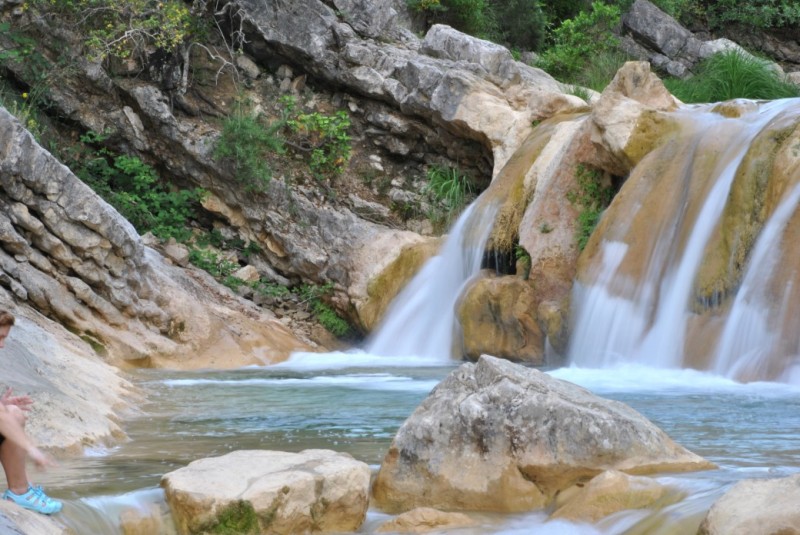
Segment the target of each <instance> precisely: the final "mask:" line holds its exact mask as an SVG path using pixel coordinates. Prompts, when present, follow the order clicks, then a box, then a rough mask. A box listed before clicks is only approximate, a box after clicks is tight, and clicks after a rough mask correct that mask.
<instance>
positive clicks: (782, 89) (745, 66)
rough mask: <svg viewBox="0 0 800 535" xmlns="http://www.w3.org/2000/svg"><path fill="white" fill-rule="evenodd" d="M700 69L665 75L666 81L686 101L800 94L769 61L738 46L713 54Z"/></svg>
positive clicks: (713, 100) (766, 97)
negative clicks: (682, 77) (683, 75)
mask: <svg viewBox="0 0 800 535" xmlns="http://www.w3.org/2000/svg"><path fill="white" fill-rule="evenodd" d="M697 71H698V72H697V74H695V75H694V76H693V77H692V78H689V79H688V80H678V79H665V80H664V84H665V85H666V86H667V89H669V90H670V92H671V93H672V94H673V95H675V96H676V97H678V98H679V99H681V100H682V101H684V102H720V101H723V100H730V99H734V98H748V99H777V98H788V97H797V96H800V88H799V87H797V86H796V85H794V84H792V83H789V82H787V81H786V80H784V79H783V77H781V76H780V75H778V73H776V72H775V71H774V70H773V69H772V67H771V66H770V64H769V63H768V62H767V61H765V60H761V59H758V58H755V57H752V56H747V55H744V54H742V53H741V52H738V51H736V50H732V51H728V52H722V53H719V54H715V55H714V56H711V57H710V58H708V59H707V60H705V61H704V62H703V63H702V64H701V65H700V67H699V68H698V69H697Z"/></svg>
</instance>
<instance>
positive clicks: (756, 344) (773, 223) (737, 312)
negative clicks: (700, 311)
mask: <svg viewBox="0 0 800 535" xmlns="http://www.w3.org/2000/svg"><path fill="white" fill-rule="evenodd" d="M798 202H800V184H798V185H796V186H795V187H794V188H793V189H792V190H791V191H790V192H789V194H788V195H787V196H786V198H785V199H784V200H783V201H782V202H781V204H780V205H779V206H778V208H777V209H776V210H775V213H774V214H773V215H772V217H771V218H770V219H769V221H768V222H767V224H766V225H765V226H764V229H763V230H762V232H761V234H760V236H759V238H758V240H757V241H756V245H755V247H754V249H753V253H752V255H751V259H750V262H749V264H748V268H747V271H746V272H745V276H744V279H743V280H742V285H741V288H740V289H739V292H738V293H737V294H736V299H735V300H734V303H733V306H732V308H731V311H730V313H729V314H728V319H727V321H726V323H725V328H724V329H723V331H722V335H721V336H720V343H719V347H718V349H717V353H716V355H715V358H714V368H713V369H714V371H716V372H717V373H720V374H724V375H727V376H729V377H737V376H739V375H740V374H741V373H743V372H746V371H752V370H758V369H760V368H763V367H764V366H765V365H766V362H765V360H766V358H767V357H768V356H769V355H770V353H771V351H772V350H773V349H774V348H775V346H776V345H777V341H778V340H779V338H780V337H781V336H782V335H784V333H782V332H781V329H780V327H779V325H780V322H779V321H777V322H776V321H774V316H777V317H779V318H780V317H783V316H784V309H785V307H786V302H785V301H784V302H781V303H774V302H772V300H771V299H770V297H769V295H768V292H767V287H768V285H769V282H770V281H771V280H772V275H773V271H774V269H775V266H776V265H777V263H778V261H779V260H780V254H779V253H778V251H780V243H781V238H782V233H783V230H784V229H785V227H786V223H787V222H788V221H789V218H790V217H791V216H792V215H793V214H794V211H795V210H796V209H797V206H798ZM790 293H791V292H790V291H789V288H787V291H786V292H785V296H786V297H784V299H786V298H788V296H789V295H790ZM773 314H774V316H772V315H773ZM771 316H772V318H773V319H772V321H771ZM786 335H788V336H797V332H796V331H795V332H793V333H786ZM792 372H793V370H791V369H789V370H786V372H785V373H784V375H783V377H782V379H783V380H784V381H792V380H794V379H797V378H796V377H793V376H792ZM759 375H763V374H759Z"/></svg>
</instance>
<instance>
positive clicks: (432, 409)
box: [373, 355, 713, 512]
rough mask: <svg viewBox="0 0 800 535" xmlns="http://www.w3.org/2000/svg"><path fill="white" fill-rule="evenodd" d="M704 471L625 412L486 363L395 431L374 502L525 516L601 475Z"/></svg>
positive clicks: (533, 374)
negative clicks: (526, 511)
mask: <svg viewBox="0 0 800 535" xmlns="http://www.w3.org/2000/svg"><path fill="white" fill-rule="evenodd" d="M711 467H713V465H712V464H711V463H709V462H708V461H706V460H704V459H702V458H701V457H698V456H697V455H695V454H693V453H691V452H689V451H687V450H686V449H684V448H683V447H681V446H679V445H678V444H676V443H675V442H673V441H672V440H671V439H670V438H669V437H668V436H667V435H666V434H665V433H664V432H663V431H661V430H660V429H658V428H657V427H656V426H655V425H653V424H652V423H651V422H650V421H648V420H647V419H646V418H644V417H643V416H642V415H641V414H639V413H638V412H636V411H635V410H633V409H631V408H630V407H628V406H627V405H625V404H623V403H619V402H616V401H610V400H605V399H602V398H599V397H597V396H595V395H593V394H592V393H590V392H589V391H587V390H585V389H583V388H580V387H578V386H576V385H573V384H570V383H567V382H565V381H560V380H558V379H554V378H552V377H550V376H549V375H547V374H544V373H542V372H540V371H538V370H535V369H529V368H525V367H523V366H520V365H518V364H514V363H511V362H508V361H505V360H501V359H497V358H494V357H490V356H487V355H484V356H482V357H481V358H480V359H479V360H478V362H477V363H476V364H464V365H462V366H461V367H459V368H458V369H457V370H455V371H454V372H452V373H451V374H450V375H449V376H447V377H446V378H445V379H444V380H443V381H442V382H441V383H440V384H439V385H438V386H437V387H436V388H435V389H434V390H433V392H431V394H430V395H429V396H428V398H426V399H425V401H424V402H423V403H422V404H421V405H420V406H419V407H418V408H417V410H415V411H414V413H413V414H412V415H411V416H410V417H409V418H408V420H406V422H405V423H404V424H403V425H402V426H401V427H400V429H399V430H398V432H397V435H396V436H395V438H394V441H393V442H392V445H391V447H390V449H389V452H388V453H387V454H386V457H385V458H384V460H383V463H382V464H381V468H380V470H379V472H378V475H377V477H376V479H375V483H374V485H373V498H374V500H375V504H376V505H377V506H378V507H380V508H381V509H384V510H386V511H388V512H400V511H406V510H409V509H412V508H414V507H423V506H427V507H434V508H437V509H444V510H482V511H501V512H511V511H525V510H531V509H536V508H540V507H543V506H545V505H546V504H548V503H549V502H550V501H551V500H552V498H553V496H554V495H555V494H556V493H557V492H558V491H560V490H562V489H565V488H567V487H570V486H572V485H573V484H576V483H578V482H581V481H586V480H588V479H590V478H592V477H594V476H595V475H597V474H599V473H600V472H602V471H604V470H620V471H623V472H626V473H630V474H647V473H657V472H663V471H686V470H702V469H707V468H711Z"/></svg>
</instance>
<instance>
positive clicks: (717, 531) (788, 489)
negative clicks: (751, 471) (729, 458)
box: [697, 474, 800, 535]
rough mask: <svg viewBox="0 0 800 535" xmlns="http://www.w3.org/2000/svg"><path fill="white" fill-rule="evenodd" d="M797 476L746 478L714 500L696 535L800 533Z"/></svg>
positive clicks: (799, 495)
mask: <svg viewBox="0 0 800 535" xmlns="http://www.w3.org/2000/svg"><path fill="white" fill-rule="evenodd" d="M798 500H800V474H795V475H793V476H790V477H785V478H782V479H747V480H744V481H740V482H738V483H737V484H736V485H734V486H733V487H732V488H731V489H730V490H729V491H728V492H726V493H725V495H724V496H723V497H722V498H720V499H719V500H717V501H716V502H715V503H714V505H713V506H711V509H710V510H709V511H708V514H707V515H706V517H705V519H704V520H703V523H702V524H701V525H700V529H699V530H698V532H697V533H698V535H757V534H764V535H766V534H778V533H780V534H785V535H793V534H797V533H800V509H798V507H797V504H798V503H800V502H798Z"/></svg>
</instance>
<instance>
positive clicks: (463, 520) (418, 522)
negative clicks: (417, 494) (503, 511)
mask: <svg viewBox="0 0 800 535" xmlns="http://www.w3.org/2000/svg"><path fill="white" fill-rule="evenodd" d="M475 523H476V522H475V521H474V520H473V519H471V518H470V517H468V516H467V515H465V514H463V513H447V512H445V511H439V510H438V509H432V508H430V507H418V508H416V509H413V510H411V511H408V512H407V513H403V514H401V515H398V516H397V517H396V518H393V519H392V520H390V521H388V522H384V523H383V524H381V526H380V527H379V528H378V529H377V532H378V533H398V532H399V533H427V532H429V531H434V530H437V531H438V530H443V529H455V528H463V527H467V526H472V525H474V524H475Z"/></svg>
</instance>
